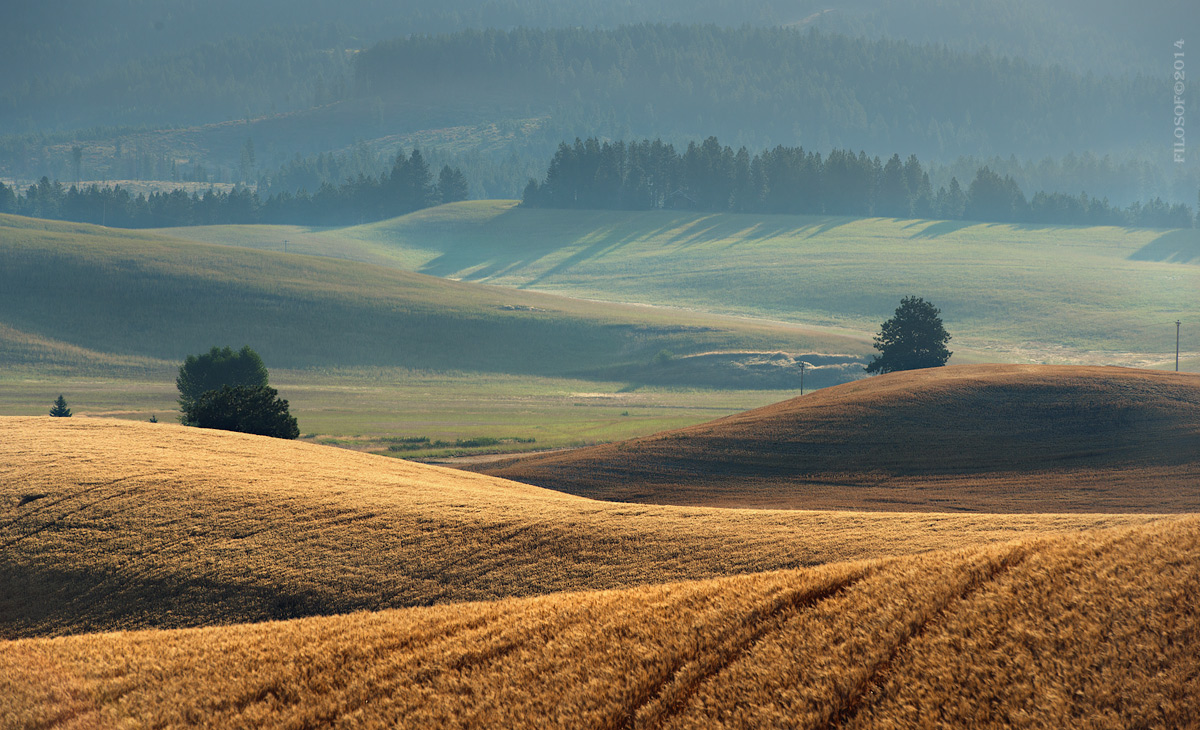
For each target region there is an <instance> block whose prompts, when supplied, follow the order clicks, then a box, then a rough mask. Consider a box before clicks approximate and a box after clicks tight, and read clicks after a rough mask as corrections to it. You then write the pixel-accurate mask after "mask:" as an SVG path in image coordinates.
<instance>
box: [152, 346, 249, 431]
mask: <svg viewBox="0 0 1200 730" xmlns="http://www.w3.org/2000/svg"><path fill="white" fill-rule="evenodd" d="M267 377H268V376H267V366H266V365H264V364H263V361H262V358H261V357H259V356H258V353H257V352H255V351H254V350H251V349H250V346H249V345H246V346H245V347H243V348H242V349H240V350H238V351H237V352H234V351H233V350H231V349H229V348H228V347H225V348H218V347H213V348H212V349H211V350H209V351H208V352H206V353H204V354H202V355H188V356H187V359H186V360H184V361H183V365H181V366H179V377H177V378H175V387H177V388H178V389H179V410H181V411H182V412H183V414H184V415H183V416H182V417H181V419H180V420H182V421H183V422H184V423H185V424H190V423H191V421H189V420H188V418H187V413H188V412H189V410H190V409H191V408H192V406H193V405H194V404H195V402H196V400H197V399H198V398H199V397H200V396H202V395H204V394H205V393H207V392H208V391H210V390H219V389H220V388H221V387H222V386H226V385H229V386H238V385H245V386H265V385H267Z"/></svg>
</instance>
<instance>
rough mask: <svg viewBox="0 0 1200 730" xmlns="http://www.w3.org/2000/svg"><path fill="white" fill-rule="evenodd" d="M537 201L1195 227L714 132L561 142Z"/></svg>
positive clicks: (1172, 213) (1142, 209)
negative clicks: (752, 144)
mask: <svg viewBox="0 0 1200 730" xmlns="http://www.w3.org/2000/svg"><path fill="white" fill-rule="evenodd" d="M522 205H525V206H528V207H532V208H539V207H540V208H599V209H610V210H651V209H658V208H668V209H680V210H697V211H710V212H734V213H793V214H796V213H800V214H814V215H817V214H820V215H848V216H859V217H866V216H883V217H892V218H935V219H946V220H974V221H985V222H998V223H1037V224H1058V225H1116V226H1130V227H1145V228H1191V227H1193V226H1194V225H1196V219H1195V218H1194V217H1193V215H1192V209H1191V208H1190V207H1189V206H1187V205H1186V204H1183V203H1174V204H1170V203H1166V202H1163V201H1162V200H1161V199H1160V198H1155V199H1153V200H1151V201H1149V202H1147V203H1145V204H1143V203H1140V202H1135V203H1134V204H1132V205H1130V206H1128V207H1126V208H1123V209H1122V208H1119V207H1116V206H1113V205H1111V204H1109V202H1108V200H1107V199H1096V198H1094V197H1090V196H1088V195H1087V194H1086V193H1081V194H1080V195H1078V196H1076V195H1069V194H1066V193H1060V192H1045V191H1039V192H1038V193H1036V194H1035V195H1034V196H1033V198H1032V199H1027V198H1026V197H1025V194H1024V192H1022V190H1021V188H1020V186H1018V185H1017V183H1016V182H1015V181H1014V180H1013V178H1012V177H1011V176H1008V175H1005V176H1003V177H1002V176H1001V175H999V174H998V173H996V172H993V171H992V170H991V169H989V168H988V167H987V166H984V167H981V168H979V170H978V171H977V172H976V175H975V178H974V180H972V181H971V182H970V183H969V185H968V186H967V187H965V188H964V187H963V186H962V185H961V184H960V183H959V181H958V179H957V178H956V177H954V178H951V180H950V183H949V185H944V186H940V187H939V188H938V189H937V190H936V191H935V190H934V189H933V187H932V185H931V183H930V180H929V173H928V172H927V171H926V170H925V169H924V167H923V166H922V164H921V162H920V161H919V160H918V159H917V156H916V155H910V156H909V157H908V159H907V160H901V158H900V155H899V154H893V155H892V157H891V158H890V159H888V160H887V161H886V162H885V161H883V160H881V159H880V158H879V157H870V156H868V155H867V154H866V153H865V152H859V153H858V154H854V153H853V152H851V151H850V150H839V149H834V150H832V151H831V152H830V153H829V154H828V155H826V156H822V155H821V154H820V153H817V152H812V151H806V150H805V149H804V148H803V147H784V146H782V145H781V146H777V147H775V148H773V149H769V150H764V151H762V152H759V153H758V154H755V155H754V156H753V157H752V156H751V155H750V152H749V151H748V150H747V149H746V148H745V147H740V148H739V149H737V150H736V151H735V150H734V149H733V148H731V147H729V146H722V145H721V144H720V142H719V141H718V140H717V138H716V137H709V138H708V139H706V140H704V142H702V143H700V144H696V143H695V142H691V143H689V144H688V146H687V149H686V150H685V151H683V152H682V153H681V152H678V151H677V150H676V149H675V147H674V145H672V144H668V143H664V142H662V141H661V140H654V141H650V140H642V141H640V142H636V141H635V142H624V141H617V142H603V143H602V142H600V141H599V140H597V139H595V138H589V139H587V140H580V139H578V138H577V139H576V140H575V143H574V144H573V145H571V144H567V143H565V142H564V143H562V144H561V145H559V148H558V151H557V152H556V153H555V154H554V157H553V159H551V161H550V164H549V166H548V168H547V171H546V177H545V178H544V180H543V181H541V182H538V181H537V180H534V179H530V180H529V183H528V184H527V185H526V186H525V191H524V194H523V196H522Z"/></svg>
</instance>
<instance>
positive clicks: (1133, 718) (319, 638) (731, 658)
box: [0, 518, 1200, 728]
mask: <svg viewBox="0 0 1200 730" xmlns="http://www.w3.org/2000/svg"><path fill="white" fill-rule="evenodd" d="M1198 595H1200V521H1198V520H1197V519H1196V518H1175V519H1172V520H1164V521H1161V522H1158V523H1155V524H1149V525H1142V526H1137V527H1132V528H1112V529H1108V530H1100V531H1091V532H1086V533H1081V534H1075V535H1069V536H1063V535H1060V536H1052V537H1035V538H1025V539H1021V540H1016V541H1010V542H1006V543H1000V544H993V545H988V546H980V547H974V548H967V549H960V550H955V551H939V552H933V553H925V554H921V555H915V556H905V557H899V558H888V559H883V560H874V561H856V562H848V563H838V564H833V565H826V566H821V567H817V568H810V569H804V570H792V571H777V572H768V573H759V574H755V575H744V576H734V577H726V578H715V579H710V580H706V581H693V582H681V583H671V584H663V585H654V586H645V587H640V588H629V589H622V590H613V591H597V592H590V593H566V594H556V595H551V596H542V597H534V598H525V599H508V600H502V601H496V602H490V603H464V604H448V605H441V606H433V607H424V608H410V609H403V610H391V611H382V612H374V613H368V612H361V613H352V614H349V615H344V616H333V617H318V618H307V619H296V620H291V621H283V622H270V623H261V624H250V625H239V626H229V627H211V628H199V629H181V630H172V631H139V632H119V633H104V634H91V635H85V636H68V637H59V638H49V639H47V638H38V639H24V640H20V641H12V642H6V643H3V644H0V697H3V698H5V699H4V700H3V702H4V703H5V705H6V707H5V709H6V715H5V717H6V718H7V720H6V723H5V724H6V726H8V727H50V726H53V727H62V728H86V727H97V726H100V727H175V726H183V725H202V726H208V727H279V728H318V727H379V728H385V727H401V728H425V727H479V728H544V727H556V728H559V727H561V728H625V727H634V728H715V727H725V728H784V727H788V728H792V727H794V728H832V727H846V728H880V727H882V728H892V727H904V728H919V727H954V728H965V727H971V728H993V727H995V728H1007V727H1060V728H1066V727H1089V728H1131V727H1160V728H1183V727H1194V726H1196V725H1197V723H1200V652H1198V651H1197V647H1200V606H1198V605H1197V601H1196V596H1198Z"/></svg>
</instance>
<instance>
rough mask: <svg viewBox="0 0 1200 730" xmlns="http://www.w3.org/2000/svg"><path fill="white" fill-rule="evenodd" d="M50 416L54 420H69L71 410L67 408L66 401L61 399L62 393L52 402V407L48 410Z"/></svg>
mask: <svg viewBox="0 0 1200 730" xmlns="http://www.w3.org/2000/svg"><path fill="white" fill-rule="evenodd" d="M50 415H52V416H54V417H55V418H70V417H71V409H70V408H67V399H66V398H63V397H62V393H59V394H58V398H57V399H55V401H54V407H53V408H51V409H50Z"/></svg>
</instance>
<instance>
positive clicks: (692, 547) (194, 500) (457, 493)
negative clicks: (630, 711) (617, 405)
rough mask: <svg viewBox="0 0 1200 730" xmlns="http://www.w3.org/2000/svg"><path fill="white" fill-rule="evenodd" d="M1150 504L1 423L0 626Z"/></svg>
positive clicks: (694, 561)
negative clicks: (997, 508)
mask: <svg viewBox="0 0 1200 730" xmlns="http://www.w3.org/2000/svg"><path fill="white" fill-rule="evenodd" d="M1151 520H1152V518H1150V517H1137V516H1103V515H1090V516H1089V515H1058V516H1055V515H1038V516H1032V515H1012V516H1006V515H998V516H995V515H994V516H988V515H931V514H885V513H845V512H838V513H830V512H800V511H774V512H772V511H764V510H715V509H704V508H678V507H662V506H643V505H629V504H613V503H607V502H596V501H592V500H587V499H583V498H580V497H576V496H572V495H567V494H563V493H560V492H553V491H548V490H545V489H540V488H537V487H531V486H526V485H523V484H518V483H515V482H506V481H503V480H499V479H496V478H493V477H488V476H483V475H478V474H472V473H468V472H462V471H456V470H451V469H443V468H438V467H432V466H426V465H421V464H415V463H410V462H405V461H400V460H395V459H387V458H384V457H379V456H371V455H366V454H360V453H356V452H352V451H347V450H344V449H336V448H332V447H324V446H316V445H312V444H305V443H297V442H293V441H282V440H277V439H268V438H263V437H256V436H248V435H244V434H236V433H228V432H220V431H208V430H202V429H193V428H185V427H183V426H178V425H172V424H167V423H159V424H149V423H144V422H143V423H136V422H128V421H116V420H106V419H86V418H49V417H44V418H0V638H14V637H21V636H35V635H52V634H63V633H79V632H85V631H101V630H113V629H132V628H148V627H186V626H200V625H212V624H228V623H237V622H245V621H261V620H264V619H271V618H291V617H300V616H307V615H316V614H333V613H344V612H347V611H353V610H360V609H371V610H377V609H384V608H396V607H407V606H420V605H428V604H440V603H448V602H453V601H464V600H490V599H497V598H504V597H512V596H527V595H534V594H546V593H552V592H556V591H567V590H581V589H601V588H618V587H628V586H643V585H648V584H653V583H661V582H665V581H673V580H683V579H701V578H711V577H717V576H723V575H732V574H739V573H748V572H753V571H764V570H772V569H778V568H798V567H802V566H811V565H816V564H821V563H826V562H829V561H835V560H846V559H855V558H864V557H876V556H880V555H889V554H901V553H913V552H917V551H925V550H930V549H935V548H943V547H951V546H964V545H972V544H977V543H982V542H987V541H996V540H1001V539H1006V538H1009V537H1014V536H1019V535H1022V534H1029V533H1034V532H1042V531H1047V530H1072V529H1078V528H1083V527H1094V526H1105V525H1129V524H1141V523H1146V522H1148V521H1151Z"/></svg>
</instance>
